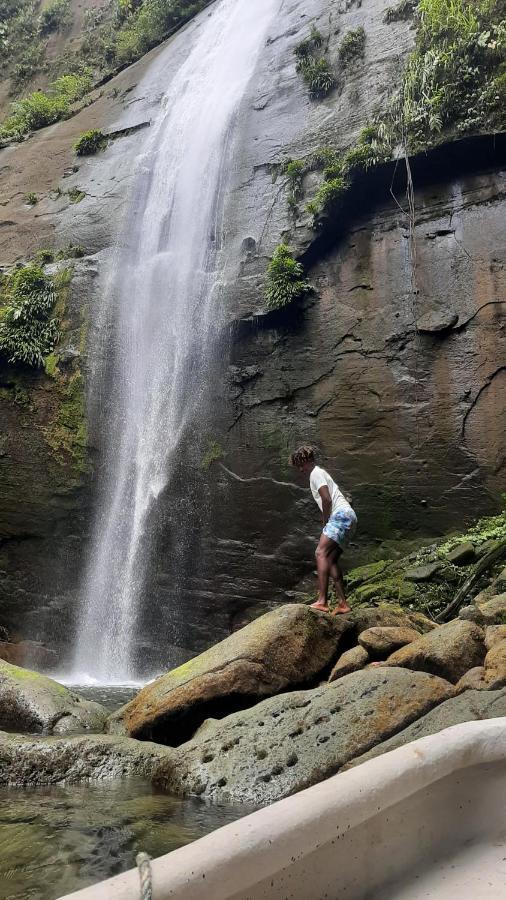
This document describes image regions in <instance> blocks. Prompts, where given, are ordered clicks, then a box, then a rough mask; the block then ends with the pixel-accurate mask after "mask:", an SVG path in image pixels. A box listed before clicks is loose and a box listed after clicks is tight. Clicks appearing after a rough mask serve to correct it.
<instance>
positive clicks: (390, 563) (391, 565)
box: [346, 503, 506, 616]
mask: <svg viewBox="0 0 506 900" xmlns="http://www.w3.org/2000/svg"><path fill="white" fill-rule="evenodd" d="M505 506H506V503H505ZM505 539H506V509H505V510H504V511H503V512H502V513H500V514H499V515H497V516H488V517H486V518H484V519H480V520H479V521H478V522H476V524H475V525H472V526H471V527H470V528H469V529H468V530H467V531H466V532H465V533H463V534H458V535H454V536H453V537H451V538H449V539H447V540H444V541H441V542H439V543H438V544H431V545H429V546H427V547H424V548H422V549H420V550H418V552H416V553H415V554H413V553H410V554H409V556H407V557H405V558H404V559H389V560H380V561H379V562H376V563H372V564H370V565H367V566H361V567H360V568H358V569H354V570H353V571H351V572H350V573H349V574H348V575H347V576H346V583H347V586H348V590H349V592H350V601H351V604H352V606H353V605H360V604H367V605H368V604H370V603H371V602H372V603H375V604H379V605H381V603H382V602H385V601H392V600H393V601H396V602H397V603H399V604H400V605H401V606H403V607H408V608H409V609H412V610H413V609H414V610H420V611H422V612H424V613H426V614H427V615H429V616H436V615H438V614H439V613H441V611H442V610H443V609H444V608H445V607H446V606H447V604H448V603H449V602H450V601H451V600H452V599H453V598H454V597H455V595H456V593H457V591H458V589H459V588H460V587H461V586H462V585H463V584H464V583H465V582H466V581H467V579H468V578H469V574H470V572H472V571H473V568H474V565H475V564H474V563H470V564H469V565H468V566H455V565H452V564H451V563H450V562H448V560H447V558H446V557H447V555H448V553H449V552H450V551H451V550H453V549H454V547H456V546H458V545H459V544H462V543H467V542H468V541H470V542H471V543H472V544H474V545H475V547H479V546H482V545H484V544H485V542H487V541H501V540H502V541H504V540H505ZM482 558H483V557H480V559H482ZM433 562H437V563H438V564H439V565H438V567H437V569H436V570H435V571H434V573H433V575H432V576H431V577H430V578H429V580H426V581H423V582H416V583H415V582H413V581H411V580H410V579H409V576H410V572H411V571H412V570H413V569H416V568H417V567H419V566H425V565H426V564H427V563H433ZM478 564H479V563H478ZM503 567H504V559H501V558H499V559H498V560H497V564H496V567H495V573H496V574H498V573H499V571H500V570H501V569H502V568H503ZM493 576H494V573H493V572H488V573H487V574H486V575H485V576H484V580H483V582H482V583H481V584H477V585H476V587H475V593H476V592H477V591H478V590H479V589H481V588H482V587H484V586H486V584H487V583H489V582H490V580H491V579H492V578H493Z"/></svg>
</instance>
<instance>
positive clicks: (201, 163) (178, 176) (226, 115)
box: [72, 0, 277, 683]
mask: <svg viewBox="0 0 506 900" xmlns="http://www.w3.org/2000/svg"><path fill="white" fill-rule="evenodd" d="M276 5H277V0H222V2H221V3H219V4H218V5H217V6H216V7H214V8H213V10H212V14H211V15H209V16H208V17H207V18H206V20H205V21H203V22H202V23H201V24H200V26H199V29H200V30H199V31H198V36H197V38H196V40H195V43H194V44H193V47H192V49H191V52H190V54H189V56H188V57H187V59H186V61H185V62H184V63H183V64H182V66H181V67H180V68H179V70H178V71H177V73H176V75H175V77H174V78H173V80H172V82H171V84H170V87H169V89H168V91H167V93H166V95H165V96H164V98H163V102H162V105H161V109H160V112H159V114H158V117H157V119H156V121H155V122H154V124H153V126H152V133H151V135H150V138H149V140H148V142H147V145H146V149H145V152H144V154H143V156H142V158H141V159H140V160H139V163H140V164H139V171H138V175H137V178H136V183H135V186H134V188H133V194H132V197H131V199H130V210H131V214H130V216H129V222H128V229H127V235H126V239H125V240H124V243H125V244H126V246H125V247H124V248H123V250H121V251H120V252H118V254H117V258H116V261H115V266H114V272H113V273H112V279H111V285H112V294H113V297H114V303H115V335H114V342H115V352H116V356H115V360H114V365H113V371H114V374H113V382H114V383H113V384H112V385H108V390H109V391H112V396H113V398H114V405H115V415H114V421H113V422H112V427H111V428H110V432H111V437H110V440H109V442H108V447H107V449H106V452H105V459H104V467H105V472H106V476H105V488H104V489H103V492H102V497H101V500H100V503H99V507H100V508H99V509H98V511H97V517H96V522H95V530H94V537H93V541H92V546H91V549H90V559H89V565H88V570H87V572H86V577H85V584H84V591H83V594H84V596H83V607H82V615H81V621H80V625H79V632H78V636H77V651H76V655H75V659H74V672H73V676H72V680H73V681H74V682H76V683H78V682H80V681H82V680H83V677H85V676H88V677H89V676H92V677H93V678H95V679H97V680H99V681H102V682H112V681H115V682H126V681H130V680H132V678H135V660H134V659H133V658H132V656H133V653H132V646H133V645H132V639H133V635H134V629H135V625H136V621H137V616H138V609H139V603H140V602H141V600H142V591H143V586H144V584H145V581H146V576H147V568H148V566H149V557H150V537H151V536H150V533H149V520H150V514H151V513H152V510H153V507H154V505H155V504H156V500H157V498H158V497H159V495H160V492H161V491H162V490H163V489H164V488H165V487H166V485H167V483H168V479H169V477H170V470H171V459H172V458H173V455H174V453H175V450H176V448H177V446H178V442H179V441H180V438H181V436H182V434H183V432H184V430H185V427H186V426H187V424H188V422H189V421H191V417H192V414H193V412H194V411H195V409H196V407H197V404H198V400H199V395H201V392H202V389H203V386H204V384H205V378H206V370H207V366H208V363H209V357H210V353H211V349H212V337H213V324H215V323H216V318H217V310H216V301H217V294H218V292H217V290H216V288H217V286H218V285H219V271H217V268H216V264H217V250H218V249H219V245H220V240H221V235H222V215H223V201H224V195H225V193H226V181H227V166H228V163H229V162H230V159H231V148H232V145H233V140H234V124H235V115H236V112H237V110H238V108H239V104H240V102H241V99H242V97H243V95H244V92H245V90H246V87H247V85H248V82H249V81H250V79H251V77H252V75H253V72H254V69H255V65H256V62H257V59H258V54H259V51H260V49H261V47H262V45H263V42H264V40H265V36H266V30H267V26H268V24H269V22H270V20H271V18H272V15H273V12H274V8H275V6H276ZM166 52H168V51H166ZM151 543H152V541H151Z"/></svg>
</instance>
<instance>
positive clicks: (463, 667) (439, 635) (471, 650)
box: [385, 619, 485, 684]
mask: <svg viewBox="0 0 506 900" xmlns="http://www.w3.org/2000/svg"><path fill="white" fill-rule="evenodd" d="M484 656H485V644H484V634H483V630H482V629H481V628H479V626H478V625H475V624H474V622H466V621H464V620H462V619H455V620H454V621H453V622H448V623H447V624H446V625H441V626H440V628H436V629H434V631H430V632H429V633H428V634H424V635H423V636H422V637H420V638H418V640H417V641H413V643H412V644H408V645H407V646H406V647H401V649H400V650H396V651H395V653H393V654H392V655H391V656H389V657H388V659H387V661H386V663H385V665H386V666H404V667H405V668H407V669H415V670H418V671H420V672H431V673H432V674H433V675H440V676H441V678H446V679H447V681H451V682H453V683H454V684H455V683H456V682H457V681H458V680H459V678H461V677H462V675H464V673H465V672H467V671H468V669H473V668H474V667H475V666H480V665H481V664H482V662H483V659H484Z"/></svg>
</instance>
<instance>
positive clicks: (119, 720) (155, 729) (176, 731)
mask: <svg viewBox="0 0 506 900" xmlns="http://www.w3.org/2000/svg"><path fill="white" fill-rule="evenodd" d="M350 628H351V623H350V621H349V619H348V617H343V616H336V617H331V616H329V615H328V614H326V613H322V612H317V611H316V610H314V609H311V608H310V607H308V606H303V605H296V604H290V605H287V606H282V607H279V609H275V610H273V611H272V612H269V613H266V614H265V615H264V616H260V617H259V618H258V619H255V621H254V622H251V623H250V624H249V625H246V626H245V627H244V628H241V629H240V630H239V631H236V632H235V633H234V634H232V635H230V637H228V638H226V639H225V640H224V641H221V643H219V644H216V645H215V646H214V647H211V648H210V649H209V650H206V651H205V652H204V653H201V654H200V656H196V657H195V658H194V659H191V660H190V661H189V662H187V663H185V664H184V665H182V666H179V668H177V669H174V670H173V671H172V672H169V673H168V674H167V675H162V676H161V677H160V678H158V679H157V680H156V681H154V682H153V683H152V684H148V685H147V686H146V687H145V688H143V690H142V691H140V693H139V694H138V695H137V696H136V697H134V699H133V700H132V701H131V702H130V703H128V704H127V705H126V706H124V707H123V708H122V709H121V710H119V711H118V712H117V713H115V714H114V715H113V716H112V717H111V719H110V722H109V725H108V729H109V730H110V731H121V730H122V729H124V730H126V732H127V733H128V734H130V735H131V736H132V737H138V738H143V739H150V740H155V741H159V742H160V743H163V744H174V745H175V744H180V743H182V742H183V741H184V740H187V739H188V738H190V737H191V736H192V734H193V733H194V731H195V729H196V728H197V727H198V725H200V724H201V723H202V722H203V720H204V719H206V718H208V717H209V716H217V717H219V718H220V717H222V716H224V715H227V714H228V713H231V712H234V711H235V710H237V709H241V708H243V707H245V706H250V705H251V704H252V703H253V702H255V701H257V700H259V699H261V698H263V697H269V696H271V695H272V694H279V693H280V692H281V691H285V690H287V689H289V688H292V687H297V686H299V685H303V684H310V683H311V682H312V681H313V679H315V678H316V677H317V676H318V675H320V674H321V673H322V672H323V671H324V670H325V669H326V668H327V667H328V666H330V664H331V663H332V660H333V659H334V658H335V657H336V656H337V654H338V652H339V646H340V642H341V639H342V636H343V635H344V633H345V632H346V631H347V630H349V629H350Z"/></svg>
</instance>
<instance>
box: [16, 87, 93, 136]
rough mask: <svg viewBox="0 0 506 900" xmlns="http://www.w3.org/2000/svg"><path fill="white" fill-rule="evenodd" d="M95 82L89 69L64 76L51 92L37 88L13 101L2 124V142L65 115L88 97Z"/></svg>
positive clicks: (50, 88) (51, 122) (49, 123)
mask: <svg viewBox="0 0 506 900" xmlns="http://www.w3.org/2000/svg"><path fill="white" fill-rule="evenodd" d="M91 84H92V80H91V75H90V73H89V71H87V70H83V71H82V72H80V73H72V74H70V75H61V76H60V78H57V79H56V81H53V83H52V84H51V85H50V86H49V88H48V89H47V91H34V92H33V93H32V94H29V95H28V97H24V99H23V100H16V101H15V102H14V103H12V104H11V114H10V115H9V116H8V117H7V119H5V121H4V122H3V124H2V125H1V126H0V141H1V140H5V139H8V138H19V137H23V135H25V134H27V133H28V132H29V131H34V130H35V129H37V128H43V127H44V126H45V125H52V124H53V122H57V121H58V120H59V119H63V118H65V117H66V116H67V115H68V114H69V112H70V108H71V105H72V104H73V103H74V102H75V101H76V100H80V99H81V97H83V96H84V94H85V93H86V91H88V90H89V89H90V87H91Z"/></svg>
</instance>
